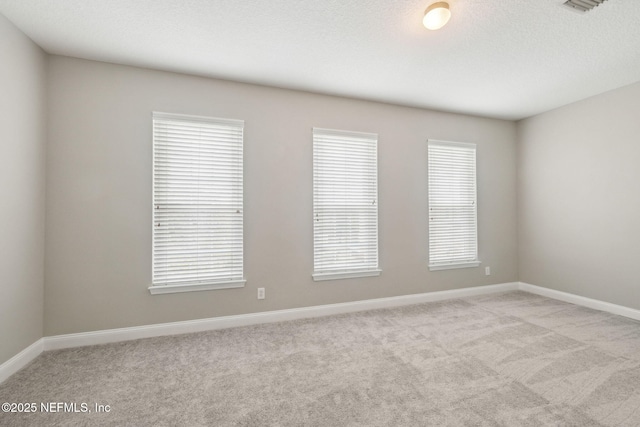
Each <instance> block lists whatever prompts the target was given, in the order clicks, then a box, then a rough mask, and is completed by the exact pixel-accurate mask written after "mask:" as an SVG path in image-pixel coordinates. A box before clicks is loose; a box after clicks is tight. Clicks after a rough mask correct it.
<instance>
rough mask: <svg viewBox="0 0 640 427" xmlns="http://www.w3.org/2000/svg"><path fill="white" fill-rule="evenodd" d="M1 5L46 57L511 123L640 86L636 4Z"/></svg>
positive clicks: (630, 0) (81, 0)
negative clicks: (430, 9)
mask: <svg viewBox="0 0 640 427" xmlns="http://www.w3.org/2000/svg"><path fill="white" fill-rule="evenodd" d="M433 1H435V0H269V1H263V0H262V1H261V0H0V13H2V14H4V15H5V16H6V17H7V18H8V19H10V20H11V21H12V22H13V23H14V24H15V25H17V26H18V27H19V28H20V29H21V30H22V31H24V32H25V33H26V34H27V35H28V36H29V37H31V39H33V40H34V41H35V42H36V43H37V44H38V45H40V46H41V47H42V48H43V49H44V50H45V51H47V52H49V53H52V54H58V55H66V56H72V57H78V58H87V59H94V60H99V61H106V62H114V63H119V64H129V65H136V66H142V67H148V68H154V69H161V70H169V71H177V72H183V73H189V74H196V75H203V76H211V77H218V78H223V79H231V80H237V81H243V82H252V83H259V84H265V85H272V86H278V87H287V88H293V89H302V90H308V91H313V92H322V93H329V94H336V95H345V96H351V97H357V98H364V99H370V100H376V101H383V102H390V103H395V104H402V105H410V106H417V107H426V108H432V109H438V110H444V111H453V112H461V113H468V114H476V115H482V116H489V117H497V118H504V119H520V118H524V117H528V116H531V115H534V114H537V113H540V112H543V111H547V110H550V109H553V108H556V107H559V106H561V105H564V104H568V103H571V102H574V101H577V100H579V99H583V98H586V97H589V96H592V95H595V94H598V93H601V92H605V91H607V90H610V89H613V88H616V87H620V86H624V85H627V84H630V83H633V82H636V81H639V80H640V0H608V1H607V2H605V3H604V4H603V5H601V6H599V7H597V8H596V9H594V10H592V11H590V12H587V13H585V14H581V13H578V12H574V11H572V10H569V9H568V8H566V7H564V6H562V3H563V2H564V0H449V3H450V5H451V6H450V7H451V12H452V18H451V21H450V22H449V24H448V25H447V26H445V27H444V28H443V29H442V30H439V31H436V32H433V31H428V30H426V29H425V28H424V27H422V25H421V20H422V16H423V11H424V9H425V8H426V7H427V6H428V5H429V4H430V3H432V2H433Z"/></svg>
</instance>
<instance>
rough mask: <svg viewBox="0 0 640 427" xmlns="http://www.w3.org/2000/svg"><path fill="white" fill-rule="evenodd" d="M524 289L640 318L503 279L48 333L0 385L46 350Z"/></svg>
mask: <svg viewBox="0 0 640 427" xmlns="http://www.w3.org/2000/svg"><path fill="white" fill-rule="evenodd" d="M515 290H521V291H524V292H530V293H533V294H537V295H542V296H545V297H548V298H553V299H557V300H560V301H565V302H569V303H572V304H577V305H582V306H584V307H589V308H593V309H595V310H601V311H606V312H609V313H613V314H617V315H620V316H624V317H629V318H631V319H635V320H640V310H635V309H632V308H629V307H624V306H620V305H616V304H611V303H608V302H604V301H598V300H594V299H591V298H586V297H581V296H578V295H574V294H569V293H566V292H561V291H556V290H553V289H548V288H543V287H540V286H535V285H530V284H528V283H523V282H512V283H502V284H498V285H487V286H476V287H472V288H462V289H453V290H449V291H438V292H427V293H422V294H413V295H401V296H397V297H388V298H377V299H369V300H363V301H352V302H344V303H338V304H327V305H317V306H311V307H301V308H292V309H286V310H276V311H266V312H260V313H249V314H240V315H235V316H222V317H214V318H210V319H198V320H188V321H183V322H172V323H160V324H155V325H146V326H135V327H129V328H120V329H108V330H102V331H93V332H83V333H78V334H67V335H56V336H50V337H44V338H41V339H39V340H38V341H36V342H35V343H33V344H32V345H30V346H29V347H27V348H26V349H24V350H23V351H21V352H20V353H18V354H17V355H15V356H14V357H12V358H11V359H9V360H7V361H6V362H4V363H3V364H2V365H0V383H2V382H3V381H4V380H6V379H7V378H8V377H9V376H11V375H13V374H14V373H15V372H17V371H18V370H20V369H22V368H23V367H24V366H26V365H27V364H28V363H29V362H31V361H32V360H33V359H35V358H36V357H38V355H39V354H40V353H42V352H43V351H48V350H58V349H64V348H72V347H82V346H87V345H96V344H108V343H113V342H118V341H129V340H135V339H140V338H151V337H158V336H165V335H176V334H186V333H192V332H203V331H210V330H215V329H226V328H234V327H238V326H248V325H256V324H260V323H273V322H282V321H287V320H296V319H305V318H312V317H322V316H329V315H332V314H342V313H354V312H358V311H365V310H373V309H378V308H392V307H400V306H405V305H411V304H420V303H425V302H434V301H443V300H448V299H454V298H465V297H471V296H477V295H486V294H492V293H496V292H505V291H515Z"/></svg>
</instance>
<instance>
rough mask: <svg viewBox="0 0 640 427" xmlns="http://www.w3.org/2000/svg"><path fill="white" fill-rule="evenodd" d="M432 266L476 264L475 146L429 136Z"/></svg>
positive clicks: (430, 245) (430, 266) (430, 255)
mask: <svg viewBox="0 0 640 427" xmlns="http://www.w3.org/2000/svg"><path fill="white" fill-rule="evenodd" d="M428 155H429V159H428V167H429V268H430V269H431V270H440V269H447V268H463V267H476V266H478V265H479V264H480V262H479V261H478V230H477V206H476V205H477V203H476V146H475V144H465V143H457V142H445V141H434V140H429V149H428Z"/></svg>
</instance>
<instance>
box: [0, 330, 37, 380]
mask: <svg viewBox="0 0 640 427" xmlns="http://www.w3.org/2000/svg"><path fill="white" fill-rule="evenodd" d="M43 348H44V345H43V338H40V339H39V340H38V341H36V342H34V343H33V344H31V345H30V346H29V347H27V348H25V349H24V350H22V351H21V352H20V353H18V354H16V355H15V356H13V357H12V358H11V359H9V360H7V361H6V362H4V363H3V364H2V365H0V383H2V382H3V381H4V380H6V379H7V378H9V377H10V376H11V375H13V374H15V373H16V372H18V371H19V370H20V369H22V368H24V367H25V366H27V364H29V362H31V361H32V360H33V359H35V358H36V357H38V356H39V355H40V353H42V350H43Z"/></svg>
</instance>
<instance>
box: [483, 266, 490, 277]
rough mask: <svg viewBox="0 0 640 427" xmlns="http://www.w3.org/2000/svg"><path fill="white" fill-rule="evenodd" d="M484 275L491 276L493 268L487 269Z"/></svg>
mask: <svg viewBox="0 0 640 427" xmlns="http://www.w3.org/2000/svg"><path fill="white" fill-rule="evenodd" d="M484 274H485V276H491V267H485V268H484Z"/></svg>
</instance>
